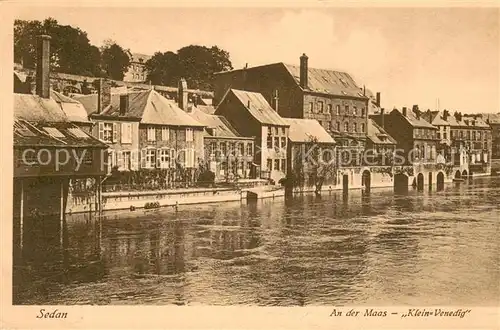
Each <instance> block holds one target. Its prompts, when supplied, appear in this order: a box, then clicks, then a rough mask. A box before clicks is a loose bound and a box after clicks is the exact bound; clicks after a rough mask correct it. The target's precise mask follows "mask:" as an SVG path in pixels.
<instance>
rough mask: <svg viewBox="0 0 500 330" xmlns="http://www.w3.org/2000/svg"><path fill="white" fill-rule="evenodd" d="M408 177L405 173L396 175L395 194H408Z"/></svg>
mask: <svg viewBox="0 0 500 330" xmlns="http://www.w3.org/2000/svg"><path fill="white" fill-rule="evenodd" d="M408 185H409V184H408V176H407V175H405V174H403V173H398V174H395V175H394V192H395V193H404V192H408Z"/></svg>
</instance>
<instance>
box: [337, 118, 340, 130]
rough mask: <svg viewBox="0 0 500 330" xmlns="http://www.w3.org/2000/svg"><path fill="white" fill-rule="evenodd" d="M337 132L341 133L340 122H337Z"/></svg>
mask: <svg viewBox="0 0 500 330" xmlns="http://www.w3.org/2000/svg"><path fill="white" fill-rule="evenodd" d="M337 131H338V132H340V121H338V122H337Z"/></svg>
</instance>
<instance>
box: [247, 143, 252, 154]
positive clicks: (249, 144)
mask: <svg viewBox="0 0 500 330" xmlns="http://www.w3.org/2000/svg"><path fill="white" fill-rule="evenodd" d="M252 155H253V144H252V143H247V156H252Z"/></svg>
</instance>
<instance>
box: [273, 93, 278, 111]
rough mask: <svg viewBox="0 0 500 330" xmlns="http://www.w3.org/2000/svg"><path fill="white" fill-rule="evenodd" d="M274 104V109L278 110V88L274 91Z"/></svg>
mask: <svg viewBox="0 0 500 330" xmlns="http://www.w3.org/2000/svg"><path fill="white" fill-rule="evenodd" d="M273 104H274V111H276V112H278V105H279V95H278V90H277V89H276V90H275V91H274V93H273Z"/></svg>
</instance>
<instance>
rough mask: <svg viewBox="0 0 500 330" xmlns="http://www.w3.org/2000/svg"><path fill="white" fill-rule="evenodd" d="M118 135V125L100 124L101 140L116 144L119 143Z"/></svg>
mask: <svg viewBox="0 0 500 330" xmlns="http://www.w3.org/2000/svg"><path fill="white" fill-rule="evenodd" d="M117 135H118V129H117V124H116V123H99V140H101V141H104V142H108V143H114V142H116V141H117Z"/></svg>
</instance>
